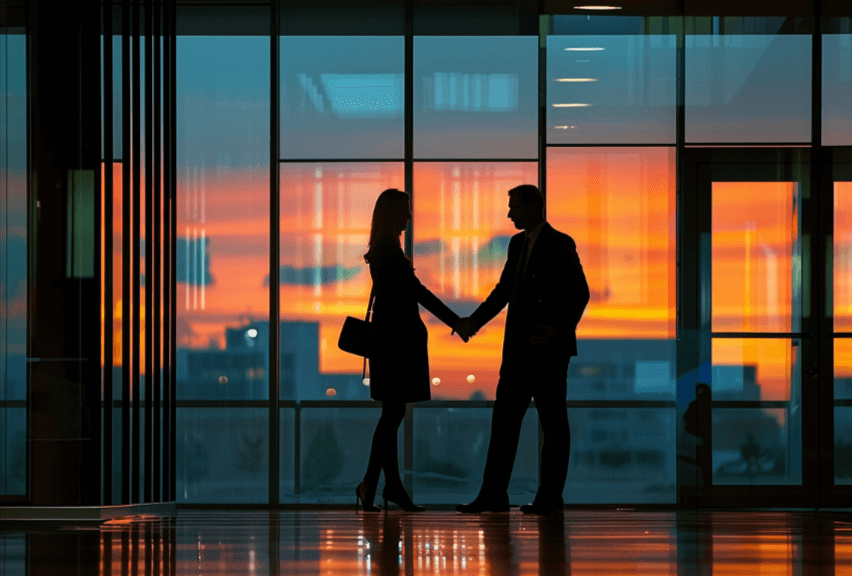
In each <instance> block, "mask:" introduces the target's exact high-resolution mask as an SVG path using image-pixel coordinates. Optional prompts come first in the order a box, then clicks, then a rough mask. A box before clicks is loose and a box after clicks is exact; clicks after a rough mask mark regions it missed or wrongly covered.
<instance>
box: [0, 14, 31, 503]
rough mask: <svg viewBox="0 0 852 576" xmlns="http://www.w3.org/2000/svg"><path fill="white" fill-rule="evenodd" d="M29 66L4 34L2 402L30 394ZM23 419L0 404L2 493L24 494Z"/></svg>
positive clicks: (22, 45)
mask: <svg viewBox="0 0 852 576" xmlns="http://www.w3.org/2000/svg"><path fill="white" fill-rule="evenodd" d="M5 31H6V30H5V29H4V30H3V32H5ZM26 66H27V39H26V36H25V35H23V34H6V33H2V34H0V401H5V400H24V399H25V398H26V393H27V392H26V391H27V364H26V361H27V316H28V310H29V302H28V297H27V294H28V286H27V284H28V280H27V252H28V250H27V237H28V225H27V202H28V200H29V198H28V196H29V190H28V188H27V148H28V142H27V99H28V93H27V92H28V90H27V72H26ZM25 423H26V417H25V410H24V409H23V408H9V409H0V495H7V494H8V495H23V494H26V491H27V490H26V478H27V476H26V446H27V443H26V442H27V440H26V434H25Z"/></svg>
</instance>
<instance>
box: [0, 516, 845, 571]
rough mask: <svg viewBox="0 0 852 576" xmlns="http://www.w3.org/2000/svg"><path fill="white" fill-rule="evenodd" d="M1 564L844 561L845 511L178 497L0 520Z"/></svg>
mask: <svg viewBox="0 0 852 576" xmlns="http://www.w3.org/2000/svg"><path fill="white" fill-rule="evenodd" d="M0 574H3V575H4V576H17V575H24V574H27V575H30V574H39V575H41V574H45V575H48V574H49V575H50V576H62V575H65V574H67V575H69V576H70V575H71V574H74V575H75V576H78V575H79V576H86V575H89V574H91V575H94V574H116V575H118V574H121V575H131V576H143V575H144V576H148V575H158V576H159V575H188V574H192V575H201V574H258V575H275V576H277V575H279V574H282V575H283V574H288V575H289V574H324V575H325V574H327V575H337V574H340V575H355V574H501V575H502V574H530V575H533V574H536V575H537V574H547V575H550V574H594V575H601V574H654V575H659V574H678V575H690V576H692V575H703V574H708V575H709V574H713V575H719V574H744V575H745V574H748V575H752V574H772V575H782V574H791V575H793V574H797V575H798V574H821V575H822V574H835V575H839V574H852V513H850V514H844V513H829V512H822V513H813V512H789V513H788V512H771V513H766V512H626V511H625V512H615V511H612V512H592V511H566V512H565V513H564V514H559V515H554V516H549V517H543V518H542V517H529V516H524V515H523V514H521V513H520V512H518V511H516V510H513V511H512V512H510V513H503V514H483V515H481V516H462V515H459V514H457V513H455V512H425V513H421V514H406V513H403V512H390V513H387V514H384V513H378V514H360V513H359V514H355V513H353V512H351V511H343V510H334V511H330V510H325V511H280V512H278V511H276V512H221V511H181V512H180V513H179V514H178V515H177V516H176V517H172V518H154V517H151V518H145V517H137V518H132V519H123V520H116V521H111V522H107V523H104V524H100V525H98V524H91V523H89V524H73V523H68V522H65V523H62V522H54V523H35V522H18V521H0Z"/></svg>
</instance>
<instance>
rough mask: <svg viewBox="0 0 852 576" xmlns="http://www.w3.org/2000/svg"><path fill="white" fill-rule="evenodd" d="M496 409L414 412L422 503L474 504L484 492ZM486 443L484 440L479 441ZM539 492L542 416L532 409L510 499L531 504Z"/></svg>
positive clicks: (417, 409) (422, 409) (416, 481)
mask: <svg viewBox="0 0 852 576" xmlns="http://www.w3.org/2000/svg"><path fill="white" fill-rule="evenodd" d="M490 430H491V408H462V407H460V408H430V407H429V406H428V404H424V405H422V406H417V407H415V409H414V492H415V494H416V495H417V497H416V501H417V502H418V503H420V504H426V503H430V502H434V503H439V504H446V503H448V502H470V501H471V500H473V499H474V498H475V497H476V495H477V494H478V493H479V487H480V485H481V484H482V471H483V469H484V468H485V455H486V452H487V451H488V438H489V436H490ZM480 439H481V440H480ZM536 490H538V414H537V413H536V411H535V410H534V409H532V408H530V409H529V410H527V413H526V415H525V416H524V421H523V424H522V426H521V440H520V444H519V446H518V454H517V457H516V458H515V467H514V469H513V471H512V480H511V482H510V484H509V497H510V499H511V500H512V501H521V502H527V501H532V499H533V497H535V493H536Z"/></svg>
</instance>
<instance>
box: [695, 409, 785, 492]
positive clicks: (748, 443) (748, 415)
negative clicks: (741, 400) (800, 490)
mask: <svg viewBox="0 0 852 576" xmlns="http://www.w3.org/2000/svg"><path fill="white" fill-rule="evenodd" d="M789 416H790V414H789V413H788V411H787V410H786V409H783V408H714V409H713V416H712V422H713V484H717V485H721V484H734V485H745V484H758V485H772V484H776V485H777V484H792V485H795V484H801V482H802V459H801V446H802V442H801V429H802V427H801V423H800V422H799V421H798V420H797V421H791V420H790V418H789ZM797 454H799V456H798V457H797V456H796V455H797Z"/></svg>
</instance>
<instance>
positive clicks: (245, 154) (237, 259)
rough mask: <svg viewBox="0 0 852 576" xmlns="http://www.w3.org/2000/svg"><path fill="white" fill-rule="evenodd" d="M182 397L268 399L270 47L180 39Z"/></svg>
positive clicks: (238, 40)
mask: <svg viewBox="0 0 852 576" xmlns="http://www.w3.org/2000/svg"><path fill="white" fill-rule="evenodd" d="M177 52H178V54H179V55H180V57H179V58H178V61H177V88H176V89H177V94H178V110H177V118H178V125H177V201H176V217H177V238H178V240H177V246H176V250H177V254H178V258H177V260H178V261H177V278H176V280H177V284H176V289H177V346H178V351H177V354H178V357H177V380H178V382H177V393H178V397H179V398H199V399H201V398H203V399H246V400H249V399H251V400H259V399H264V398H266V397H268V385H267V375H266V371H267V369H266V366H267V365H266V364H265V362H266V357H265V356H259V355H258V354H257V350H258V349H262V346H257V347H255V346H251V345H250V344H251V343H252V342H251V341H247V340H246V339H245V337H244V335H245V333H246V331H247V330H248V329H249V328H250V327H251V325H253V324H254V323H258V322H261V323H262V322H265V324H266V327H267V328H266V329H267V330H268V324H269V323H268V321H267V315H268V309H269V296H268V280H267V276H268V274H269V254H268V252H269V168H268V166H269V39H268V38H263V37H248V36H246V37H231V36H229V37H218V36H217V37H205V36H181V37H178V38H177Z"/></svg>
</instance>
